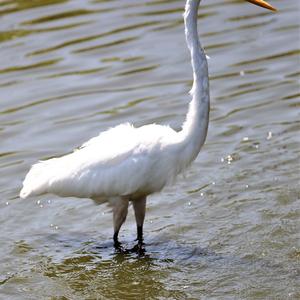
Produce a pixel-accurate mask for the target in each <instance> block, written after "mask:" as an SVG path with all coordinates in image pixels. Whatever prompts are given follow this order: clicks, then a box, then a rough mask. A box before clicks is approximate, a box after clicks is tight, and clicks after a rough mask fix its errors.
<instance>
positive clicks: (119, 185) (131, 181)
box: [20, 0, 273, 248]
mask: <svg viewBox="0 0 300 300" xmlns="http://www.w3.org/2000/svg"><path fill="white" fill-rule="evenodd" d="M247 1H249V2H252V3H255V4H258V5H262V6H264V7H267V8H270V9H273V8H272V7H271V6H270V5H269V4H267V3H266V2H264V1H262V0H251V1H250V0H247ZM199 3H200V0H187V1H186V6H185V13H184V21H185V34H186V40H187V46H188V48H189V50H190V53H191V64H192V69H193V79H194V83H193V88H192V91H191V94H192V96H193V97H192V101H191V102H190V105H189V110H188V113H187V117H186V121H185V122H184V124H183V126H182V130H181V131H179V132H176V131H174V130H173V129H171V128H170V127H168V126H160V125H156V124H150V125H145V126H142V127H139V128H135V127H133V126H132V125H130V124H128V123H126V124H121V125H119V126H117V127H114V128H111V129H109V130H107V131H105V132H102V133H100V135H99V136H97V137H94V138H92V139H91V140H89V141H88V142H86V143H84V144H83V145H82V146H81V147H80V148H79V149H78V150H75V151H74V152H73V153H71V154H68V155H65V156H63V157H60V158H52V159H49V160H46V161H41V162H39V163H37V164H35V165H33V166H32V168H31V170H30V171H29V173H28V174H27V175H26V178H25V180H24V182H23V188H22V190H21V192H20V197H21V198H27V197H28V196H32V195H41V194H44V193H52V194H56V195H59V196H63V197H71V196H73V197H81V198H91V199H93V200H95V201H97V202H100V203H102V202H105V201H109V202H111V203H112V204H113V206H114V208H113V219H114V242H115V246H116V247H118V248H119V247H120V243H119V241H118V233H119V230H120V227H121V226H122V224H123V222H124V221H125V219H126V216H127V210H128V203H129V201H132V203H133V208H134V211H135V217H136V223H137V237H138V241H139V243H138V245H139V247H140V246H141V245H142V241H143V223H144V217H145V207H146V197H147V196H148V195H149V194H152V193H154V192H158V191H160V190H161V189H162V188H163V187H164V186H165V185H166V184H167V183H168V182H172V181H173V180H174V178H175V177H176V175H177V174H178V173H180V172H181V171H182V170H184V169H185V168H186V167H187V166H188V165H189V164H190V163H191V162H192V161H193V160H194V159H195V158H196V156H197V154H198V153H199V151H200V148H201V146H202V145H203V143H204V141H205V138H206V133H207V128H208V121H209V80H208V68H207V61H206V56H205V53H204V51H203V49H202V48H201V45H200V42H199V39H198V33H197V12H198V6H199ZM112 200H113V201H112Z"/></svg>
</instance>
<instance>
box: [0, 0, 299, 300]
mask: <svg viewBox="0 0 300 300" xmlns="http://www.w3.org/2000/svg"><path fill="white" fill-rule="evenodd" d="M270 1H271V0H270ZM183 2H184V1H183V0H180V1H163V0H161V1H159V0H157V1H155V0H126V1H125V0H122V1H121V0H118V1H117V0H116V1H104V0H34V1H33V0H32V1H26V0H3V1H0V20H1V23H0V24H1V25H0V29H1V32H0V61H1V65H0V172H1V173H0V174H1V176H0V195H1V197H0V207H1V209H0V222H1V225H2V226H1V231H0V241H1V243H0V270H1V272H0V298H1V299H72V300H73V299H299V298H300V293H299V286H300V285H299V279H300V278H299V277H300V268H299V258H300V245H299V232H300V225H299V217H300V212H299V206H300V205H299V192H300V188H299V174H300V168H299V161H300V158H299V139H300V135H299V129H300V128H299V127H300V124H299V120H300V118H299V75H300V70H299V69H300V67H299V65H300V64H299V63H300V61H299V53H300V52H299V14H300V7H299V6H300V4H299V1H297V0H286V1H283V0H282V1H280V0H272V1H271V3H272V4H273V5H275V6H277V7H278V9H279V12H278V13H272V12H269V11H266V10H263V9H261V8H258V7H255V6H253V5H250V4H249V3H244V1H238V0H237V1H227V0H226V1H225V0H224V1H223V0H222V1H221V0H209V1H208V0H206V1H203V2H204V3H203V5H202V8H201V11H199V31H200V36H201V40H202V43H203V45H204V46H205V49H206V51H207V54H208V55H209V56H210V58H211V59H210V60H209V67H210V76H211V98H212V110H211V120H210V126H209V134H208V138H207V142H206V144H205V146H204V147H203V149H202V152H201V153H200V155H199V156H198V158H197V160H196V161H195V163H194V164H193V165H192V167H191V168H190V169H189V170H188V171H187V172H186V174H185V175H184V176H181V177H180V178H179V179H178V181H177V183H176V184H175V185H174V186H172V187H167V188H165V190H164V191H163V192H162V193H160V194H157V195H153V196H152V197H149V201H148V208H147V216H146V224H145V236H146V250H147V252H146V255H145V256H144V257H140V258H139V257H137V255H135V254H127V255H121V254H118V253H115V252H114V249H113V247H112V241H111V235H112V221H111V218H112V216H111V214H110V211H109V209H108V208H107V207H106V206H94V204H93V203H92V202H91V201H90V200H85V199H81V200H78V199H60V198H58V197H55V196H52V195H46V196H43V197H39V198H33V199H28V200H23V201H22V200H20V199H19V198H18V193H19V190H20V187H21V183H22V180H23V178H24V176H25V174H26V172H27V171H28V169H29V167H30V165H31V164H33V163H34V162H36V161H37V160H39V159H45V158H49V157H53V156H57V155H61V154H64V153H68V152H70V151H71V150H72V149H73V148H75V147H77V146H79V145H80V144H82V143H83V142H84V141H86V140H87V139H89V138H90V137H92V136H95V135H97V134H98V133H99V132H100V131H102V130H104V129H106V128H108V127H110V126H113V125H116V124H119V123H121V122H125V121H130V122H133V123H134V124H135V125H142V124H146V123H150V122H156V123H161V124H170V125H171V126H173V127H174V128H175V129H179V128H180V126H181V123H182V122H183V120H184V116H185V113H186V110H187V103H188V101H189V97H188V90H189V89H190V88H191V68H190V64H189V54H188V52H187V49H186V46H185V41H184V34H183V20H182V12H183V6H184V3H183ZM120 238H121V240H122V241H124V243H125V245H127V246H128V247H130V246H132V245H133V240H134V238H135V221H134V217H133V214H132V211H131V209H130V213H129V216H128V219H127V222H126V224H125V226H124V227H123V228H122V232H121V236H120Z"/></svg>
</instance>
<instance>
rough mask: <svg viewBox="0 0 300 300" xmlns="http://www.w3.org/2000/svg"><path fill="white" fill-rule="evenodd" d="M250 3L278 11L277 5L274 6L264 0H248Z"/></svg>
mask: <svg viewBox="0 0 300 300" xmlns="http://www.w3.org/2000/svg"><path fill="white" fill-rule="evenodd" d="M246 1H248V2H250V3H253V4H255V5H258V6H261V7H264V8H267V9H270V10H273V11H276V10H277V9H276V8H275V7H273V6H272V5H271V4H269V3H268V2H266V1H264V0H246Z"/></svg>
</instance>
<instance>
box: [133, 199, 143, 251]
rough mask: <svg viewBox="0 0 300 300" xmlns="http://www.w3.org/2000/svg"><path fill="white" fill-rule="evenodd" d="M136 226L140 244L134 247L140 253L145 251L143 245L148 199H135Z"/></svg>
mask: <svg viewBox="0 0 300 300" xmlns="http://www.w3.org/2000/svg"><path fill="white" fill-rule="evenodd" d="M132 204H133V209H134V214H135V220H136V226H137V241H138V244H137V245H136V246H135V247H134V249H135V250H137V251H138V252H141V251H144V250H143V249H142V246H143V245H144V243H143V240H144V239H143V225H144V219H145V213H146V197H143V198H139V199H135V200H133V201H132Z"/></svg>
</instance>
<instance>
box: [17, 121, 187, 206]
mask: <svg viewBox="0 0 300 300" xmlns="http://www.w3.org/2000/svg"><path fill="white" fill-rule="evenodd" d="M183 147H184V145H183V143H181V144H180V142H179V140H178V134H177V133H176V132H175V131H174V130H173V129H171V128H170V127H167V126H159V125H155V124H151V125H146V126H142V127H139V128H135V127H133V126H132V125H130V124H128V123H127V124H122V125H119V126H117V127H114V128H112V129H109V130H107V131H105V132H102V133H101V134H100V135H99V136H97V137H94V138H92V139H91V140H89V141H88V142H86V143H84V144H83V145H82V146H81V147H80V148H79V149H78V150H75V151H74V152H73V153H71V154H68V155H65V156H63V157H60V158H52V159H49V160H46V161H41V162H39V163H37V164H35V165H34V166H33V167H32V169H31V170H30V172H29V173H28V174H27V176H26V178H25V180H24V183H23V185H24V187H23V189H22V191H21V193H20V196H21V197H22V198H26V197H28V196H29V195H39V194H43V193H53V194H57V195H59V196H65V197H70V196H74V197H83V198H91V199H95V200H97V198H101V197H110V196H129V195H130V196H134V195H137V196H139V195H145V194H151V193H153V192H156V191H159V190H161V189H162V188H163V186H164V185H165V184H166V183H167V182H168V181H171V180H172V179H173V178H174V176H175V175H176V174H177V173H178V172H179V171H180V170H181V169H182V168H183V167H184V165H183V163H184V162H182V163H179V164H178V163H177V158H178V156H179V153H178V151H180V150H181V148H183Z"/></svg>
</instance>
